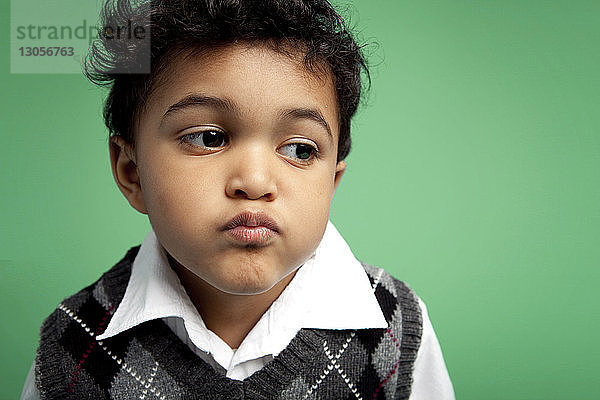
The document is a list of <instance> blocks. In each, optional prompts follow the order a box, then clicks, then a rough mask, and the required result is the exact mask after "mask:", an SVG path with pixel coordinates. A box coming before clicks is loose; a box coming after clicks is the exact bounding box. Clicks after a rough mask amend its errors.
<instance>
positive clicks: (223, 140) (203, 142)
mask: <svg viewBox="0 0 600 400" xmlns="http://www.w3.org/2000/svg"><path fill="white" fill-rule="evenodd" d="M180 140H181V141H182V142H186V143H190V144H192V145H194V146H198V147H206V148H218V147H223V146H225V145H226V144H227V141H228V139H227V135H225V133H223V132H221V131H217V130H212V131H200V132H194V133H188V134H187V135H184V136H182V137H181V139H180Z"/></svg>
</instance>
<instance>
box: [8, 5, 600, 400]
mask: <svg viewBox="0 0 600 400" xmlns="http://www.w3.org/2000/svg"><path fill="white" fill-rule="evenodd" d="M338 3H341V2H338ZM0 7H1V8H0V10H1V16H2V19H1V21H2V26H3V28H2V29H3V30H2V33H3V39H2V42H1V44H2V51H1V54H0V57H1V58H0V69H1V70H0V73H1V82H2V96H1V100H0V101H1V102H2V104H1V110H2V120H1V121H2V122H1V123H2V125H1V139H0V140H1V147H0V148H1V151H2V154H1V158H0V165H1V171H2V175H1V179H2V182H1V186H0V187H1V190H2V195H1V204H2V206H1V214H0V221H1V222H0V227H1V231H0V233H1V236H0V245H1V249H0V307H1V308H0V315H1V316H2V321H1V322H0V359H1V360H2V362H1V363H0V372H1V373H0V391H1V392H2V393H1V394H0V397H1V398H2V399H12V398H17V397H18V393H20V390H21V387H22V384H23V381H24V379H25V375H26V373H27V370H28V368H29V366H30V364H31V362H32V360H33V357H34V352H35V348H36V345H37V340H38V329H39V326H40V324H41V322H42V320H43V318H44V317H45V316H46V315H47V314H49V313H50V312H51V311H52V310H53V309H54V308H55V306H56V305H57V303H58V302H59V301H60V300H61V299H62V298H63V297H65V296H66V295H68V294H71V293H73V292H75V291H77V290H78V289H80V288H82V287H83V286H84V285H87V284H89V283H91V282H92V281H93V280H95V279H96V278H97V277H98V276H99V275H100V273H101V272H103V271H104V270H106V269H107V268H108V267H109V266H111V265H112V264H113V263H115V262H116V261H117V260H118V259H119V258H120V257H121V256H122V255H123V254H124V252H125V251H126V250H127V249H128V248H129V247H130V246H133V245H135V244H138V243H140V242H141V240H142V239H143V237H144V235H145V233H146V232H147V230H148V227H149V225H148V222H147V220H146V219H145V217H144V216H142V215H140V214H137V213H136V212H135V211H134V210H133V209H131V208H130V206H129V205H128V204H127V203H126V202H125V200H124V198H123V197H122V195H121V194H120V193H119V192H118V190H117V188H116V186H115V185H114V183H113V182H112V176H111V173H110V168H109V163H108V153H107V141H106V136H107V132H106V129H105V128H104V126H103V124H102V121H101V104H102V99H103V96H104V94H105V92H103V91H102V90H99V89H97V88H95V87H93V86H92V85H91V84H89V83H88V82H87V81H86V80H85V79H84V77H83V76H82V75H58V74H39V75H14V74H13V75H11V74H10V73H9V71H10V69H9V66H10V59H9V50H8V37H9V36H10V32H9V27H10V21H9V15H10V14H9V9H8V4H7V2H3V3H2V5H1V6H0ZM349 10H350V12H351V14H352V15H353V17H352V19H351V21H352V22H351V24H352V25H354V26H356V27H357V31H358V32H359V36H360V37H361V38H362V39H363V40H364V41H367V42H370V43H374V42H377V43H378V45H377V46H369V47H368V48H367V49H368V52H369V54H371V57H370V58H371V63H372V77H373V90H372V92H371V93H370V95H369V97H368V98H367V101H366V106H365V107H363V108H362V109H361V110H360V111H359V113H358V114H357V117H356V118H355V120H354V128H353V136H354V149H353V151H352V152H351V155H350V156H349V158H348V164H349V167H348V171H347V173H346V175H345V176H344V179H343V181H342V184H341V186H340V188H339V191H338V193H337V194H336V199H335V201H334V207H333V211H332V220H333V221H334V222H335V224H336V225H337V227H338V229H339V230H340V231H341V232H342V234H343V235H344V237H345V238H346V240H347V241H348V242H349V243H350V245H351V247H352V248H353V249H354V251H355V254H356V255H357V257H358V258H360V259H362V260H364V261H367V262H370V263H372V264H376V265H380V266H383V267H385V268H386V269H388V270H389V271H391V272H392V273H393V274H394V275H396V276H397V277H399V278H401V279H403V280H405V281H407V282H408V283H409V284H410V285H411V286H412V287H413V288H414V289H416V291H417V292H418V293H419V294H420V296H421V297H422V298H423V299H424V300H425V301H426V303H427V305H428V308H429V313H430V317H431V319H432V321H433V324H434V328H435V329H436V332H437V334H438V337H439V340H440V342H441V345H442V349H443V352H444V356H445V359H446V363H447V366H448V370H449V372H450V375H451V378H452V380H453V383H454V386H455V390H456V394H457V398H459V399H596V398H599V395H600V379H599V378H598V364H599V362H598V361H599V360H600V350H599V349H600V346H598V343H597V339H598V336H599V335H598V331H599V330H600V321H599V320H600V317H599V314H600V310H599V307H598V305H599V302H598V294H597V293H598V290H597V287H598V283H600V279H599V278H600V272H599V271H598V266H599V265H600V240H599V235H600V179H599V177H598V170H599V167H600V130H599V128H600V68H599V63H600V55H599V51H600V50H599V49H600V47H599V45H600V2H598V1H523V0H521V1H460V2H421V1H385V2H384V1H367V0H364V1H357V2H355V3H354V5H352V6H351V7H350V8H349Z"/></svg>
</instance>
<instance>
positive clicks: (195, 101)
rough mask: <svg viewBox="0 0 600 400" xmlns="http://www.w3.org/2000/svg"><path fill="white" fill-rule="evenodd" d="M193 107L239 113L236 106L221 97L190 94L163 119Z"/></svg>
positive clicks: (173, 106) (174, 105)
mask: <svg viewBox="0 0 600 400" xmlns="http://www.w3.org/2000/svg"><path fill="white" fill-rule="evenodd" d="M193 106H212V107H214V108H218V109H220V110H222V111H227V112H231V113H236V114H237V113H238V109H237V107H236V106H235V104H234V103H233V102H232V101H230V100H228V99H221V98H219V97H213V96H205V95H200V94H190V95H188V96H185V97H184V98H183V99H181V100H179V101H178V102H177V103H175V104H173V105H171V106H170V107H169V109H168V110H167V111H166V112H165V113H164V114H163V117H162V119H163V120H164V119H165V117H167V115H169V114H170V113H173V112H176V111H179V110H181V109H184V108H188V107H193Z"/></svg>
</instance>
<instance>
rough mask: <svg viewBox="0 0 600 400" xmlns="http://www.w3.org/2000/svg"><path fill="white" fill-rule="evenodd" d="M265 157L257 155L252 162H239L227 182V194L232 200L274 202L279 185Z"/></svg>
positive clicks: (246, 160)
mask: <svg viewBox="0 0 600 400" xmlns="http://www.w3.org/2000/svg"><path fill="white" fill-rule="evenodd" d="M268 164H269V163H268V160H267V159H266V157H264V155H261V154H256V155H255V157H253V158H252V159H251V160H248V159H245V160H244V161H243V162H241V161H238V162H237V165H236V166H235V167H234V168H233V173H232V175H231V177H230V179H229V181H228V182H227V186H226V187H225V192H226V194H227V196H228V197H231V198H245V199H249V200H258V199H263V200H266V201H273V200H275V198H277V185H276V183H275V178H274V174H273V169H272V166H269V165H268Z"/></svg>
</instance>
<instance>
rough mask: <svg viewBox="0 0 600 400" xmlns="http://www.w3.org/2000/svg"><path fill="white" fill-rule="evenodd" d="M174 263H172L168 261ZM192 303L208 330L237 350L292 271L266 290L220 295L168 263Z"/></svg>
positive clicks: (277, 295)
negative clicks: (246, 293)
mask: <svg viewBox="0 0 600 400" xmlns="http://www.w3.org/2000/svg"><path fill="white" fill-rule="evenodd" d="M170 261H174V260H170ZM171 265H172V267H173V269H174V270H175V272H177V275H178V276H179V279H180V280H181V283H182V284H183V287H184V288H185V290H186V292H187V294H188V296H189V297H190V299H191V300H192V303H193V304H194V306H195V307H196V309H197V310H198V312H199V313H200V316H202V320H203V321H204V324H205V325H206V327H207V328H208V329H210V330H211V331H213V332H214V333H215V334H216V335H217V336H219V337H220V338H221V339H222V340H223V341H224V342H225V343H227V345H229V347H231V348H232V349H237V348H238V347H239V346H240V344H241V343H242V341H243V340H244V338H245V337H246V336H247V335H248V333H249V332H250V331H251V330H252V328H253V327H254V325H256V323H257V322H258V320H259V319H260V317H262V315H263V314H264V313H265V311H267V310H268V309H269V307H270V306H271V304H273V302H274V301H275V300H276V299H277V298H278V297H279V295H280V294H281V292H283V290H284V289H285V288H286V286H287V285H288V284H289V283H290V281H291V280H292V278H293V277H294V275H295V274H296V272H295V271H294V272H292V273H291V274H289V275H288V276H286V277H285V278H283V279H282V280H281V281H279V282H278V283H277V284H275V286H273V287H272V288H271V289H269V290H268V291H266V292H264V293H261V294H255V295H236V294H230V293H226V292H223V291H221V290H219V289H217V288H215V287H214V286H212V285H210V284H208V283H206V282H205V281H204V280H203V279H201V278H200V277H198V276H197V275H196V274H194V273H192V272H190V271H189V270H188V269H187V268H185V267H183V266H181V265H178V263H177V262H174V263H172V264H171Z"/></svg>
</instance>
